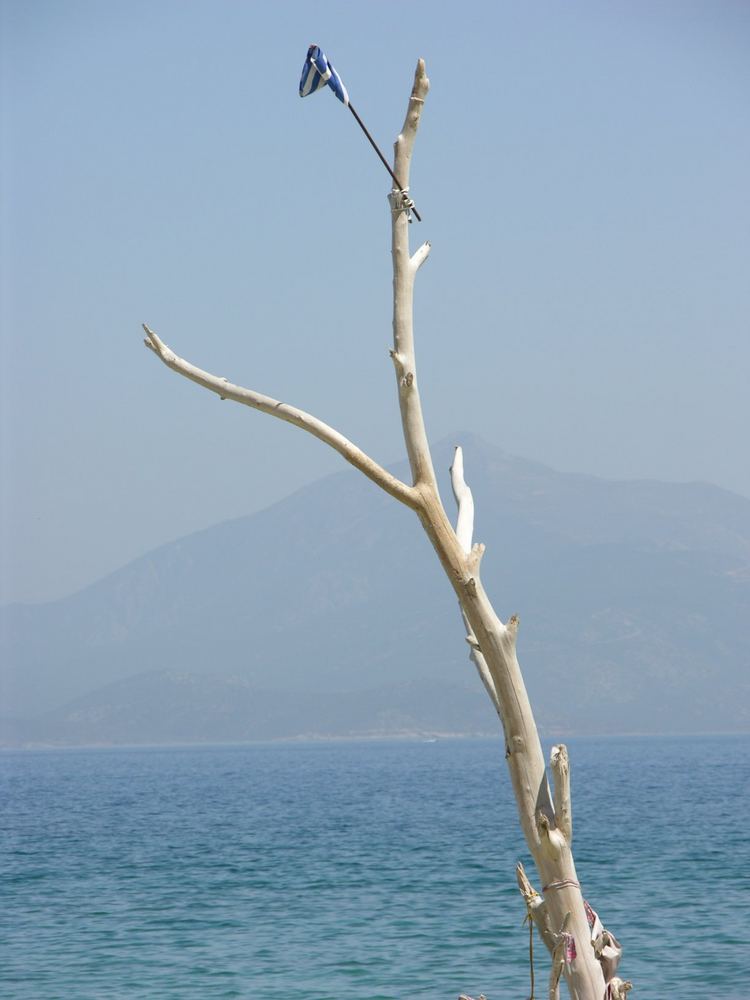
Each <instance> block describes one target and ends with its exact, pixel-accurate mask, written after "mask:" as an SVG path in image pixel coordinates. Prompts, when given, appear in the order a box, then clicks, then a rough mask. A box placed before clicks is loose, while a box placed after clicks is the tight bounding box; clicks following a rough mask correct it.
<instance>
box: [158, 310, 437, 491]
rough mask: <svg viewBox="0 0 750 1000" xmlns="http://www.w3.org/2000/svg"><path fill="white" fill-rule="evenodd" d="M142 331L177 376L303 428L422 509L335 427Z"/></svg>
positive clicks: (404, 487) (405, 488) (408, 488)
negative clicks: (181, 354) (187, 358)
mask: <svg viewBox="0 0 750 1000" xmlns="http://www.w3.org/2000/svg"><path fill="white" fill-rule="evenodd" d="M143 329H144V330H145V331H146V337H145V338H144V341H143V342H144V344H145V345H146V347H148V348H149V349H150V350H151V351H153V352H154V354H155V355H156V356H157V357H158V358H159V359H160V360H161V361H163V362H164V364H165V365H166V366H167V368H171V369H172V371H175V372H177V373H178V375H183V376H184V377H185V378H188V379H190V381H191V382H197V383H198V385H202V386H203V387H204V388H205V389H209V390H210V391H211V392H215V393H216V395H217V396H219V398H220V399H231V400H234V402H235V403H244V405H245V406H251V407H252V408H253V409H254V410H260V411H261V412H262V413H268V414H269V415H270V416H272V417H278V418H279V420H285V421H286V422H287V423H290V424H294V425H295V426H297V427H301V428H302V430H304V431H307V432H308V433H309V434H312V435H313V436H314V437H316V438H318V439H319V440H320V441H323V442H325V444H327V445H330V447H331V448H333V449H334V451H337V452H338V453H339V454H340V455H341V456H342V457H343V458H345V459H346V461H347V462H349V463H350V464H351V465H353V466H354V467H355V468H356V469H359V471H360V472H363V473H364V474H365V475H366V476H367V477H368V479H371V480H372V481H373V482H374V483H377V485H378V486H380V488H381V489H383V490H385V492H386V493H389V494H390V495H391V496H392V497H394V498H395V499H396V500H400V501H401V503H403V504H406V506H407V507H411V508H412V510H419V509H420V508H421V503H422V501H421V497H420V495H419V493H418V492H417V490H415V489H414V488H413V487H412V486H407V484H406V483H402V482H401V480H400V479H397V478H396V476H393V475H391V473H390V472H388V471H387V470H386V469H384V468H383V467H382V466H381V465H378V463H377V462H375V461H373V459H371V458H370V456H369V455H367V454H365V452H363V451H362V450H361V449H360V448H358V447H357V446H356V445H355V444H352V442H351V441H349V440H348V438H345V437H344V435H343V434H340V433H339V432H338V431H337V430H335V429H334V428H333V427H330V426H329V425H328V424H326V423H324V422H323V421H322V420H318V418H317V417H314V416H312V414H310V413H306V412H305V411H304V410H300V409H298V408H297V407H296V406H291V405H290V404H289V403H282V402H280V401H279V400H278V399H272V397H271V396H264V395H262V394H261V393H259V392H255V391H254V390H253V389H246V388H244V386H241V385H234V383H232V382H229V381H228V380H227V379H225V378H221V377H220V376H218V375H211V373H210V372H206V371H203V369H202V368H196V366H195V365H193V364H191V363H190V362H189V361H185V359H184V358H181V357H179V356H178V355H177V354H175V353H174V351H173V350H171V349H170V348H169V347H167V345H166V344H165V343H164V342H163V341H162V340H161V339H160V338H159V337H158V336H157V335H156V334H155V333H154V331H153V330H150V329H149V328H148V327H147V326H146V324H145V323H144V324H143Z"/></svg>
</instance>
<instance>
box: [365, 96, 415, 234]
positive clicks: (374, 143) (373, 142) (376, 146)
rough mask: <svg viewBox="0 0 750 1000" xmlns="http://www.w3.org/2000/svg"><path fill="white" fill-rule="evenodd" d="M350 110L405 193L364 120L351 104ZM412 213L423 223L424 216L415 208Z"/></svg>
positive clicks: (397, 184) (399, 188) (399, 187)
mask: <svg viewBox="0 0 750 1000" xmlns="http://www.w3.org/2000/svg"><path fill="white" fill-rule="evenodd" d="M349 110H350V111H351V113H352V114H353V115H354V117H355V119H356V121H357V124H358V125H359V127H360V128H361V129H362V131H363V132H364V133H365V135H366V136H367V138H368V139H369V140H370V145H371V146H372V148H373V149H374V150H375V152H376V153H377V154H378V156H379V157H380V160H381V162H382V164H383V166H384V167H385V169H386V170H387V171H388V173H389V174H390V175H391V177H392V178H393V183H394V184H395V185H396V187H397V188H398V190H399V191H403V190H404V188H403V185H402V184H401V181H400V180H399V179H398V177H396V175H395V174H394V172H393V170H392V169H391V165H390V163H389V162H388V160H386V158H385V157H384V156H383V154H382V153H381V152H380V149H379V147H378V144H377V143H376V142H375V140H374V139H373V137H372V136H371V135H370V133H369V132H368V131H367V126H366V125H365V123H364V122H363V121H362V119H361V118H360V117H359V115H358V114H357V112H356V111H355V110H354V106H353V105H352V104H349ZM412 212H414V215H415V216H416V218H417V222H421V221H422V216H421V215H420V214H419V212H418V211H417V210H416V208H414V207H413V206H412Z"/></svg>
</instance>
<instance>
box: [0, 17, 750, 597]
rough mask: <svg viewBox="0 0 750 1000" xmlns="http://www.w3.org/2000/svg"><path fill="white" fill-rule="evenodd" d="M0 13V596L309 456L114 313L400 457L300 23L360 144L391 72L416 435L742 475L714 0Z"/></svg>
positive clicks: (141, 539) (384, 246) (736, 241)
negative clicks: (476, 436)
mask: <svg viewBox="0 0 750 1000" xmlns="http://www.w3.org/2000/svg"><path fill="white" fill-rule="evenodd" d="M1 7H2V24H1V26H0V27H1V28H2V53H1V56H2V70H1V72H2V134H1V136H0V138H1V139H2V154H1V156H2V161H1V166H2V218H1V219H0V230H1V232H2V257H3V260H2V289H1V291H2V338H3V339H2V345H1V360H2V384H1V385H0V389H1V390H2V403H1V404H0V406H1V407H2V468H1V471H2V549H3V553H2V571H1V574H2V585H3V588H2V599H3V600H11V599H12V600H40V599H47V598H50V597H56V596H59V595H63V594H66V593H69V592H71V591H72V590H74V589H77V588H79V587H81V586H83V585H85V584H87V583H89V582H91V581H92V580H94V579H95V578H97V577H98V576H100V575H102V574H104V573H106V572H109V571H110V570H112V569H114V568H116V567H117V566H119V565H121V564H123V563H124V562H126V561H128V560H129V559H131V558H133V557H134V556H136V555H139V554H141V553H143V552H145V551H147V550H148V549H150V548H152V547H154V546H155V545H157V544H159V543H162V542H164V541H167V540H170V539H172V538H175V537H178V536H180V535H182V534H185V533H187V532H190V531H193V530H195V529H197V528H201V527H204V526H207V525H210V524H212V523H215V522H217V521H220V520H223V519H226V518H229V517H233V516H237V515H240V514H244V513H248V512H250V511H253V510H256V509H258V508H260V507H263V506H265V505H267V504H268V503H270V502H272V501H274V500H275V499H278V498H279V497H281V496H283V495H285V494H286V493H288V492H290V491H292V490H294V489H296V488H298V487H299V486H301V485H302V484H304V483H306V482H309V481H310V480H312V479H315V478H317V477H319V476H320V475H322V474H324V473H327V472H329V471H332V470H335V469H339V468H342V467H344V466H343V463H342V461H341V459H340V458H338V456H336V455H335V454H334V453H333V452H329V451H328V450H327V449H325V447H324V446H323V445H321V444H320V443H319V442H317V441H315V440H314V439H313V438H311V437H308V436H306V435H304V434H301V433H300V432H299V431H296V430H295V429H293V428H291V427H290V426H288V425H285V424H282V423H280V422H279V421H274V420H271V419H269V418H268V417H264V416H262V415H260V414H256V413H253V412H252V411H249V410H247V409H245V408H244V407H239V406H236V405H233V404H231V403H228V402H227V403H221V402H219V401H218V400H217V399H216V397H214V396H213V395H210V394H208V393H206V392H205V391H203V390H200V389H198V388H197V387H196V386H194V385H192V384H190V383H187V382H185V381H183V380H181V379H179V378H178V377H177V376H176V375H174V374H173V373H171V372H169V371H168V370H167V369H165V368H164V367H163V366H161V365H160V364H159V363H158V362H157V360H156V359H155V358H154V357H153V356H152V355H150V354H149V353H148V352H147V351H146V349H145V348H144V347H143V346H142V343H141V332H140V327H139V324H140V323H141V322H142V321H145V322H147V323H149V325H151V326H153V327H154V328H155V329H156V330H157V331H158V332H159V333H160V334H161V336H162V338H163V339H165V340H166V341H167V343H169V344H170V345H171V346H172V347H173V348H174V349H175V350H176V351H177V352H178V353H180V354H182V355H183V356H186V357H188V358H189V359H191V360H192V361H194V362H195V363H196V364H199V365H201V366H202V367H205V368H208V369H209V370H211V371H214V372H216V373H217V374H221V375H226V376H227V377H229V378H230V379H232V380H233V381H237V382H240V383H243V384H246V385H250V386H251V387H253V388H256V389H258V390H260V391H262V392H265V393H268V394H270V395H274V396H277V397H278V398H281V399H284V400H287V401H289V402H292V403H294V404H296V405H298V406H302V407H304V408H306V409H308V410H311V411H312V412H313V413H315V414H316V415H318V416H320V417H321V418H323V419H325V420H327V421H328V422H330V423H332V424H334V425H335V426H336V427H338V428H339V429H340V430H341V431H342V432H343V433H345V434H346V435H347V436H349V437H350V438H352V439H353V440H354V441H355V442H356V443H357V444H359V445H361V446H362V447H364V448H365V449H366V450H368V451H370V452H371V453H372V454H373V455H374V456H375V457H376V458H377V459H378V460H380V461H383V462H390V461H393V460H394V459H396V458H398V457H400V456H401V455H402V452H403V448H402V444H401V438H400V425H399V421H398V408H397V405H396V399H395V388H394V378H393V374H392V369H391V363H390V360H389V358H388V353H387V351H388V345H389V340H390V311H391V303H390V256H389V213H388V205H387V202H386V195H387V192H388V189H389V181H388V177H387V175H386V173H385V171H384V169H383V167H382V165H381V164H380V163H379V162H378V160H377V158H376V157H375V155H374V153H373V152H372V150H371V149H370V148H369V146H368V145H367V143H366V141H365V139H364V137H363V136H362V135H361V133H360V132H359V130H358V129H357V127H356V124H355V123H354V121H353V119H352V117H351V115H350V114H349V113H348V112H347V111H346V109H345V108H344V107H343V106H342V105H341V104H339V102H338V101H337V100H336V99H335V97H334V96H333V94H331V93H330V92H328V91H325V92H323V93H320V94H316V95H314V96H312V97H309V98H307V99H305V100H304V101H301V100H300V99H299V97H298V95H297V86H298V82H299V75H300V70H301V67H302V62H303V59H304V56H305V52H306V49H307V46H308V44H310V43H311V42H317V43H319V44H321V45H322V46H323V48H324V49H325V50H326V51H327V52H328V54H329V56H330V57H331V59H332V61H333V62H334V64H335V66H336V68H337V69H338V71H339V73H340V74H341V76H342V77H343V79H344V82H345V83H346V85H347V87H348V89H349V93H350V95H351V99H352V102H353V103H354V105H355V107H356V108H357V110H358V111H359V112H360V114H361V115H362V117H363V118H364V120H365V121H366V123H367V124H368V126H369V127H370V129H371V131H372V132H373V133H374V135H375V136H376V137H378V138H379V139H380V140H381V142H382V144H383V146H384V148H385V149H388V150H390V148H391V143H392V141H393V138H394V137H395V135H396V133H397V132H398V130H399V128H400V125H401V122H402V120H403V114H404V110H405V107H406V101H407V98H408V94H409V90H410V86H411V80H412V75H413V70H414V66H415V63H416V59H417V57H418V56H423V57H424V58H425V59H426V61H427V70H428V74H429V76H430V78H431V82H432V89H431V91H430V95H429V98H428V103H427V105H426V107H425V111H424V115H423V119H422V127H421V130H420V134H419V137H418V143H417V148H416V152H415V157H414V162H413V168H412V193H413V195H414V198H415V200H416V203H417V206H418V208H419V210H420V212H421V214H422V217H423V220H424V221H423V222H422V223H421V225H420V224H415V225H414V226H413V227H412V236H413V239H414V241H415V245H416V241H417V240H418V241H420V242H421V241H422V240H424V239H429V240H430V241H431V242H432V245H433V249H432V254H431V257H430V260H429V262H428V263H427V265H426V266H425V267H424V268H423V269H422V271H421V272H420V275H419V279H418V286H417V309H416V332H417V347H418V358H419V372H420V384H421V387H422V395H423V402H424V404H425V409H426V416H427V419H428V426H429V431H430V434H431V436H432V437H433V439H438V438H441V437H443V436H445V435H446V434H448V433H450V432H452V431H454V430H456V429H458V428H465V429H468V430H473V431H477V432H479V433H481V434H482V435H483V436H484V437H485V438H487V440H489V441H491V442H493V443H495V444H498V445H500V446H501V447H503V448H505V449H506V450H507V451H509V452H512V453H515V454H519V455H523V456H525V457H528V458H534V459H538V460H541V461H543V462H546V463H548V464H551V465H553V466H555V467H557V468H560V469H563V470H567V471H580V472H588V473H594V474H597V475H602V476H609V477H620V478H631V477H651V478H661V479H670V480H694V479H703V480H708V481H710V482H713V483H716V484H718V485H720V486H723V487H725V488H727V489H731V490H735V491H738V492H741V493H744V494H745V495H750V463H749V462H748V445H747V431H748V423H749V418H750V392H748V382H749V381H750V380H749V378H748V374H749V372H750V346H749V344H748V318H749V317H750V281H749V280H748V277H749V275H748V262H749V261H750V207H749V201H750V195H749V192H750V182H749V178H750V122H749V118H750V5H748V4H747V3H744V2H739V0H738V2H734V3H730V2H721V0H718V2H703V3H691V2H674V3H670V2H659V3H655V2H652V0H650V2H632V0H631V2H622V3H608V2H595V3H594V2H592V3H582V2H576V0H573V2H570V3H563V2H557V3H533V4H531V3H522V2H520V0H519V2H515V3H497V2H495V3H478V2H471V0H468V2H463V3H461V4H459V5H455V4H453V5H446V6H445V7H444V8H441V7H440V6H438V5H437V4H435V3H434V2H432V3H427V2H419V0H417V2H414V0H411V2H409V3H385V2H380V3H374V2H373V3H355V2H349V3H339V4H330V3H305V4H300V3H294V2H292V3H289V2H285V3H276V4H271V3H249V2H246V3H240V2H234V0H233V2H228V0H218V2H217V0H211V2H200V3H198V2H189V0H188V2H166V0H165V2H160V0H148V2H137V0H127V2H119V0H113V2H89V3H83V2H77V0H67V2H66V0H55V2H45V0H34V2H28V0H17V2H8V0H6V2H4V3H2V4H1ZM467 473H468V477H469V478H470V476H471V468H470V465H469V468H468V469H467ZM479 500H480V502H481V498H479Z"/></svg>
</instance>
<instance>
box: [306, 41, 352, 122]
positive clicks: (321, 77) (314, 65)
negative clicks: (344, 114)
mask: <svg viewBox="0 0 750 1000" xmlns="http://www.w3.org/2000/svg"><path fill="white" fill-rule="evenodd" d="M326 84H328V86H329V87H330V88H331V90H332V91H333V92H334V94H335V95H336V97H338V99H339V100H340V101H341V103H342V104H344V105H346V107H347V108H348V107H349V95H348V94H347V92H346V87H345V86H344V84H343V83H342V82H341V77H340V76H339V75H338V73H337V72H336V70H335V69H334V68H333V66H331V64H330V63H329V62H328V59H327V58H326V54H325V52H323V50H322V49H321V48H320V46H319V45H311V46H310V48H309V49H308V50H307V58H306V59H305V65H304V66H303V67H302V78H301V80H300V82H299V96H300V97H307V95H308V94H314V93H315V91H316V90H320V88H321V87H325V85H326Z"/></svg>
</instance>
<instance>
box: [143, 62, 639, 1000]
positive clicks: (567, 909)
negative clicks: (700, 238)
mask: <svg viewBox="0 0 750 1000" xmlns="http://www.w3.org/2000/svg"><path fill="white" fill-rule="evenodd" d="M428 89H429V81H428V79H427V76H426V74H425V67H424V63H423V61H422V60H420V61H419V63H418V65H417V71H416V74H415V78H414V85H413V88H412V93H411V97H410V99H409V106H408V109H407V113H406V119H405V121H404V125H403V128H402V131H401V134H400V135H399V136H398V138H397V140H396V143H395V162H394V173H395V174H396V176H397V177H399V179H400V180H401V182H402V183H403V184H404V185H405V190H404V191H396V190H394V191H392V192H391V194H390V196H389V201H390V206H391V219H392V251H393V350H392V351H391V357H392V359H393V364H394V367H395V373H396V384H397V390H398V398H399V405H400V409H401V421H402V425H403V430H404V439H405V443H406V450H407V453H408V456H409V464H410V467H411V475H412V483H411V484H408V483H404V482H402V481H400V480H399V479H397V478H396V477H394V476H393V475H391V474H390V473H389V472H387V471H386V470H385V469H384V468H383V467H382V466H380V465H378V464H377V463H376V462H374V461H373V460H372V459H371V458H370V457H369V456H368V455H366V454H365V453H364V452H362V451H361V450H360V449H359V448H357V447H356V446H355V445H353V444H352V443H351V442H350V441H348V440H347V439H346V438H345V437H344V436H343V435H342V434H340V433H339V432H338V431H336V430H334V429H333V428H332V427H329V426H328V425H327V424H324V423H323V422H322V421H320V420H318V419H317V418H316V417H313V416H311V415H310V414H308V413H305V412H304V411H302V410H298V409H297V408H295V407H293V406H290V405H289V404H286V403H280V402H279V401H277V400H275V399H271V398H269V397H268V396H263V395H261V394H260V393H258V392H255V391H253V390H251V389H245V388H243V387H242V386H238V385H234V384H232V383H230V382H228V381H227V379H225V378H219V377H217V376H215V375H211V374H209V373H208V372H205V371H202V370H201V369H199V368H196V367H195V366H194V365H192V364H190V363H189V362H187V361H185V360H183V359H182V358H179V357H178V356H177V355H176V354H174V353H173V352H172V351H171V350H170V349H169V348H168V347H167V346H166V345H165V344H164V343H163V342H162V341H161V340H160V339H159V337H158V336H157V335H156V334H155V333H154V332H153V331H152V330H150V329H148V327H144V329H145V330H146V334H147V337H146V340H145V343H146V346H147V347H149V348H150V349H151V350H152V351H153V352H154V353H155V354H156V355H157V356H158V357H159V358H160V359H161V360H162V361H163V362H164V363H165V364H166V365H168V366H169V367H170V368H172V369H173V370H174V371H176V372H178V373H179V374H180V375H183V376H185V377H186V378H189V379H192V380H193V381H194V382H197V383H198V384H199V385H202V386H204V387H205V388H207V389H210V390H211V391H212V392H215V393H217V394H218V395H219V396H220V397H221V398H222V399H233V400H235V401H236V402H239V403H244V404H246V405H248V406H251V407H253V408H255V409H258V410H261V411H263V412H265V413H269V414H271V415H273V416H276V417H280V418H281V419H282V420H286V421H288V422H290V423H294V424H297V425H298V426H299V427H301V428H303V429H304V430H306V431H308V432H310V433H311V434H314V435H315V436H316V437H318V438H319V439H320V440H322V441H324V442H325V443H326V444H328V445H330V446H331V447H332V448H334V449H335V450H336V451H338V452H339V453H340V454H341V455H342V456H343V457H344V458H345V459H346V460H347V461H348V462H350V463H351V464H352V465H354V466H355V467H356V468H358V469H359V470H360V471H361V472H363V473H364V474H365V475H366V476H368V477H369V478H370V479H371V480H373V481H374V482H375V483H376V484H377V485H378V486H380V487H381V488H382V489H384V490H385V491H386V492H387V493H389V494H390V495H391V496H393V497H394V498H395V499H397V500H399V501H401V502H402V503H404V504H406V505H407V506H408V507H410V508H411V509H412V510H414V511H415V512H416V514H417V516H418V517H419V519H420V521H421V523H422V526H423V528H424V530H425V531H426V533H427V535H428V537H429V539H430V541H431V542H432V545H433V547H434V549H435V552H436V553H437V556H438V558H439V560H440V562H441V564H442V566H443V569H444V570H445V572H446V574H447V576H448V579H449V580H450V582H451V585H452V586H453V589H454V591H455V593H456V597H457V598H458V603H459V606H460V608H461V612H462V615H463V618H464V622H465V624H466V629H467V642H468V643H469V646H470V648H471V657H472V659H473V661H474V663H475V665H476V667H477V670H478V672H479V675H480V677H481V679H482V682H483V684H484V686H485V688H486V690H487V693H488V694H489V696H490V698H491V700H492V703H493V704H494V706H495V708H496V710H497V713H498V715H499V717H500V720H501V722H502V726H503V731H504V734H505V758H506V761H507V764H508V769H509V771H510V776H511V781H512V784H513V791H514V793H515V797H516V803H517V806H518V815H519V818H520V822H521V826H522V828H523V833H524V836H525V838H526V842H527V844H528V847H529V850H530V852H531V854H532V856H533V858H534V862H535V864H536V868H537V871H538V874H539V878H540V879H541V883H542V887H543V888H542V894H541V895H540V894H539V893H537V892H536V891H535V890H534V889H533V888H532V887H531V885H530V883H529V881H528V879H527V878H526V875H525V872H524V871H523V868H522V867H521V866H519V870H518V879H519V887H520V889H521V892H522V894H523V896H524V899H525V901H526V905H527V908H528V913H529V916H530V917H531V918H532V919H533V921H534V923H535V925H536V926H537V928H538V930H539V933H540V936H541V938H542V940H543V941H544V943H545V945H546V946H547V948H548V949H549V952H550V954H551V958H552V970H551V975H550V985H549V993H548V995H549V997H551V998H553V997H557V996H558V982H559V980H560V978H561V976H564V978H565V980H566V982H567V985H568V989H569V991H570V996H571V997H572V998H575V1000H603V998H605V997H607V998H614V997H620V996H624V993H625V992H626V991H627V989H629V987H630V984H629V983H622V982H621V981H620V980H618V979H615V978H614V972H615V970H616V966H617V961H618V960H619V954H620V950H619V946H618V944H617V942H616V940H615V939H614V937H613V936H612V935H610V934H609V933H608V932H607V931H604V930H603V928H602V927H601V924H599V922H598V918H596V915H595V914H594V913H593V911H592V910H591V909H590V907H588V904H585V903H584V900H583V896H582V894H581V888H580V885H579V882H578V876H577V874H576V869H575V865H574V862H573V854H572V850H571V847H572V815H571V802H570V783H569V765H568V756H567V751H566V749H565V747H564V746H558V747H554V748H553V750H552V757H551V761H550V764H551V770H552V775H553V780H554V795H553V794H552V793H551V792H550V788H549V784H548V781H547V772H546V768H545V762H544V757H543V754H542V747H541V743H540V740H539V735H538V732H537V728H536V725H535V723H534V716H533V714H532V711H531V706H530V704H529V699H528V696H527V693H526V688H525V686H524V683H523V678H522V676H521V670H520V668H519V665H518V659H517V658H516V635H517V632H518V618H517V617H516V616H515V615H514V616H513V617H511V618H510V619H509V620H508V622H507V623H504V622H502V621H501V620H500V619H499V617H498V616H497V615H496V614H495V611H494V609H493V607H492V605H491V604H490V601H489V599H488V597H487V595H486V593H485V591H484V587H483V586H482V581H481V578H480V571H479V570H480V562H481V559H482V554H483V552H484V546H483V545H477V544H473V540H472V535H473V524H474V504H473V499H472V496H471V491H470V489H469V488H468V486H467V485H466V482H465V480H464V473H463V456H462V453H461V449H460V448H457V449H456V454H455V457H454V462H453V467H452V469H451V478H452V485H453V490H454V494H455V497H456V501H457V504H458V519H457V524H456V528H455V530H454V528H453V526H452V524H451V522H450V521H449V519H448V516H447V514H446V512H445V509H444V507H443V504H442V502H441V499H440V494H439V492H438V486H437V481H436V478H435V472H434V469H433V465H432V458H431V455H430V449H429V445H428V443H427V435H426V431H425V425H424V420H423V417H422V408H421V403H420V398H419V382H418V379H417V367H416V361H415V354H414V337H413V329H412V316H413V309H412V303H413V294H414V280H415V277H416V274H417V271H418V270H419V268H420V267H421V265H422V264H423V263H424V262H425V261H426V260H427V257H428V254H429V252H430V245H429V243H424V244H423V245H422V246H421V247H419V249H417V250H416V251H415V252H414V253H413V254H412V253H411V252H410V249H409V219H408V212H409V202H408V196H407V194H406V190H407V189H408V184H409V173H410V164H411V156H412V150H413V147H414V140H415V138H416V133H417V128H418V125H419V120H420V116H421V112H422V107H423V104H424V101H425V98H426V96H427V91H428Z"/></svg>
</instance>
